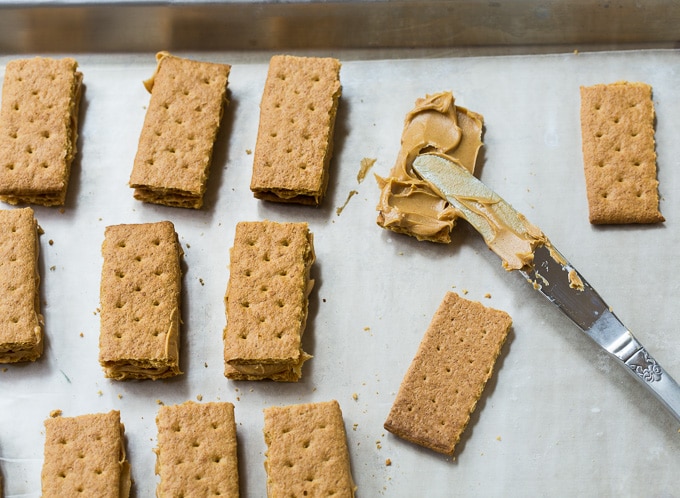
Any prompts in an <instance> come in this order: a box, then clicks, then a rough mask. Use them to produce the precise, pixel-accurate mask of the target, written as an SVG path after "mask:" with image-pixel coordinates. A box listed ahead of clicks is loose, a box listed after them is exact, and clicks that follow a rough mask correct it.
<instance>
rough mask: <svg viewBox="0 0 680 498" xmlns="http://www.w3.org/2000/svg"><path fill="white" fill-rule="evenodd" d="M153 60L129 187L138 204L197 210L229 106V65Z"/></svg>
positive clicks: (161, 55)
mask: <svg viewBox="0 0 680 498" xmlns="http://www.w3.org/2000/svg"><path fill="white" fill-rule="evenodd" d="M156 59H157V60H158V65H157V67H156V72H155V73H154V75H153V76H152V78H151V79H149V80H147V81H146V82H145V83H144V84H145V86H146V88H147V90H149V92H150V93H151V101H150V102H149V107H148V109H147V112H146V117H145V119H144V126H143V128H142V132H141V135H140V137H139V145H138V148H137V155H136V156H135V161H134V165H133V168H132V174H131V175H130V187H132V188H134V189H135V191H134V196H135V198H136V199H138V200H140V201H144V202H151V203H155V204H164V205H166V206H175V207H185V208H194V209H199V208H201V207H202V206H203V195H204V193H205V190H206V184H207V181H208V173H209V169H210V163H211V161H212V155H213V147H214V143H215V139H216V137H217V132H218V130H219V127H220V122H221V121H222V114H223V109H224V106H225V105H226V103H227V78H228V77H229V71H230V70H231V66H229V65H227V64H215V63H210V62H200V61H194V60H189V59H183V58H180V57H175V56H173V55H170V54H168V53H167V52H160V53H158V54H157V56H156Z"/></svg>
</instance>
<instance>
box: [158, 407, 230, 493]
mask: <svg viewBox="0 0 680 498" xmlns="http://www.w3.org/2000/svg"><path fill="white" fill-rule="evenodd" d="M156 425H157V426H158V448H156V450H154V451H155V452H156V455H157V458H156V474H157V475H159V476H160V483H159V485H158V488H157V490H156V496H158V497H160V498H164V497H179V496H221V497H226V498H230V497H231V498H238V496H239V480H238V460H237V452H236V422H235V419H234V405H233V404H231V403H228V402H220V403H200V404H199V403H194V402H193V401H188V402H186V403H183V404H181V405H173V406H162V407H161V408H160V409H159V410H158V415H157V417H156Z"/></svg>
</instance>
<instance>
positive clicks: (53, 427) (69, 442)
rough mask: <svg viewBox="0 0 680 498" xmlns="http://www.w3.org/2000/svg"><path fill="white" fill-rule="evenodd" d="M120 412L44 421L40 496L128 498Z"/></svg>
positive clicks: (128, 490) (126, 468)
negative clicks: (43, 457) (43, 450)
mask: <svg viewBox="0 0 680 498" xmlns="http://www.w3.org/2000/svg"><path fill="white" fill-rule="evenodd" d="M124 432H125V428H124V427H123V424H122V423H121V421H120V412H118V411H116V410H112V411H110V412H109V413H96V414H88V415H80V416H77V417H56V418H48V419H47V420H45V461H44V463H43V467H42V496H43V498H50V497H65V496H69V497H70V496H92V497H95V496H96V497H98V498H127V497H128V496H130V485H131V481H130V464H129V463H128V461H127V459H126V456H125V441H124Z"/></svg>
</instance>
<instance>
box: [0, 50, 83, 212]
mask: <svg viewBox="0 0 680 498" xmlns="http://www.w3.org/2000/svg"><path fill="white" fill-rule="evenodd" d="M77 68H78V63H77V62H76V61H75V60H74V59H71V58H64V59H49V58H42V57H36V58H33V59H18V60H13V61H10V62H9V63H8V64H7V66H6V69H5V80H4V84H3V88H2V106H1V107H0V200H3V201H5V202H8V203H10V204H18V203H32V204H42V205H45V206H55V205H63V204H64V202H65V200H66V191H67V188H68V182H69V177H70V171H71V163H72V161H73V157H74V156H75V154H76V141H77V128H78V126H77V122H78V108H79V104H80V96H81V86H82V85H81V83H82V74H81V73H80V72H79V71H78V70H77Z"/></svg>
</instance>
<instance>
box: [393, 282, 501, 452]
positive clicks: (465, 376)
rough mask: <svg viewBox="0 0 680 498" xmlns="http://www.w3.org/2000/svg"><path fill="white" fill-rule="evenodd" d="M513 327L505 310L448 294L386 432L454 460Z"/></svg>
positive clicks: (394, 405) (421, 346)
mask: <svg viewBox="0 0 680 498" xmlns="http://www.w3.org/2000/svg"><path fill="white" fill-rule="evenodd" d="M511 324H512V319H511V318H510V316H509V315H508V314H507V313H505V312H504V311H499V310H495V309H492V308H487V307H485V306H483V305H482V304H481V303H478V302H475V301H468V300H466V299H463V298H461V297H459V296H458V295H457V294H455V293H453V292H448V293H447V294H446V296H445V297H444V299H443V301H442V302H441V304H440V305H439V309H438V310H437V312H436V313H435V315H434V318H433V319H432V322H431V323H430V326H429V327H428V329H427V331H426V332H425V336H424V337H423V339H422V341H421V343H420V347H419V348H418V352H417V353H416V355H415V357H414V358H413V361H412V362H411V366H410V367H409V369H408V371H407V372H406V375H405V376H404V379H403V380H402V383H401V386H400V388H399V392H398V393H397V396H396V399H395V400H394V404H393V405H392V409H391V410H390V413H389V415H388V417H387V420H386V422H385V424H384V426H385V429H387V430H388V431H390V432H392V433H393V434H395V435H396V436H399V437H401V438H403V439H406V440H408V441H411V442H413V443H416V444H419V445H421V446H424V447H426V448H430V449H431V450H434V451H437V452H440V453H445V454H448V455H452V454H453V452H454V450H455V447H456V444H457V443H458V441H459V440H460V436H461V434H462V432H463V430H465V427H466V426H467V423H468V421H469V419H470V414H471V413H472V412H473V411H474V409H475V406H476V405H477V400H478V399H479V398H480V396H481V395H482V391H483V389H484V386H485V385H486V382H487V381H488V380H489V378H490V377H491V374H492V371H493V367H494V364H495V361H496V358H497V357H498V355H499V354H500V351H501V347H502V346H503V343H504V342H505V339H506V337H507V334H508V330H509V328H510V325H511Z"/></svg>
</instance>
